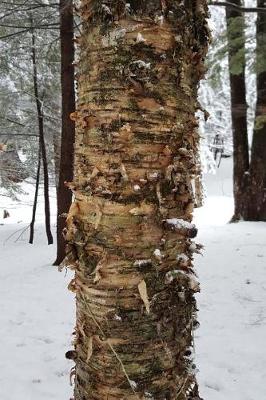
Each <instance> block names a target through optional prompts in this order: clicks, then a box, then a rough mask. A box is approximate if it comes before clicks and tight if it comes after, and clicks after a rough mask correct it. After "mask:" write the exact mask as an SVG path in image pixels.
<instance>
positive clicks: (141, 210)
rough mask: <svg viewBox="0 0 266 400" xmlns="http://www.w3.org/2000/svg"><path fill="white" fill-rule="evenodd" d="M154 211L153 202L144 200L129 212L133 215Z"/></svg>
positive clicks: (148, 213) (147, 213)
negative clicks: (148, 202)
mask: <svg viewBox="0 0 266 400" xmlns="http://www.w3.org/2000/svg"><path fill="white" fill-rule="evenodd" d="M153 211H154V206H153V205H152V204H147V203H144V202H142V203H141V205H140V207H135V208H132V209H131V210H130V211H129V212H130V214H132V215H150V214H152V213H153Z"/></svg>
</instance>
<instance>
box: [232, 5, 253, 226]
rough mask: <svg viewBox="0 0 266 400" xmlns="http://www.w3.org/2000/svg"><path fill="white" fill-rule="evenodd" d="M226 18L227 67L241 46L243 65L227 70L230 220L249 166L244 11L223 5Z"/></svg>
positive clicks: (238, 211)
mask: <svg viewBox="0 0 266 400" xmlns="http://www.w3.org/2000/svg"><path fill="white" fill-rule="evenodd" d="M232 3H233V4H236V5H237V6H242V1H241V0H232ZM235 18H237V21H238V30H237V32H236V33H235V32H234V31H233V30H232V24H233V23H234V21H235ZM226 22H227V40H228V58H229V67H231V65H232V62H233V59H234V57H235V55H236V53H238V54H241V50H243V53H242V60H238V62H241V63H242V65H243V70H242V72H241V73H240V74H238V75H236V74H232V73H231V72H230V90H231V118H232V132H233V147H234V153H233V162H234V166H233V187H234V201H235V209H234V216H233V218H232V220H233V221H236V220H239V219H241V218H243V215H244V212H245V211H244V210H245V206H246V205H245V203H246V190H247V172H248V170H249V149H248V130H247V102H246V84H245V51H244V49H245V31H244V17H243V13H242V12H241V11H238V10H237V9H234V8H229V7H226ZM236 35H237V38H236ZM236 39H237V40H236ZM230 70H231V68H230Z"/></svg>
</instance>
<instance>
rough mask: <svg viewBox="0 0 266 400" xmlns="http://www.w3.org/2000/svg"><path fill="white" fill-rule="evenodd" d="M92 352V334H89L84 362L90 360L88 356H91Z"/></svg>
mask: <svg viewBox="0 0 266 400" xmlns="http://www.w3.org/2000/svg"><path fill="white" fill-rule="evenodd" d="M92 353H93V336H91V337H90V338H89V343H88V351H87V358H86V363H88V362H89V360H90V358H91V356H92Z"/></svg>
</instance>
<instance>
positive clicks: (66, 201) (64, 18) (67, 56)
mask: <svg viewBox="0 0 266 400" xmlns="http://www.w3.org/2000/svg"><path fill="white" fill-rule="evenodd" d="M59 7H60V38H61V87H62V134H61V156H60V170H59V171H60V172H59V184H58V190H57V257H56V261H55V262H54V264H55V265H59V264H60V263H61V262H62V261H63V259H64V257H65V245H66V242H65V239H64V236H63V230H64V228H65V226H66V222H65V217H64V214H66V213H67V212H68V210H69V207H70V205H71V202H72V193H71V191H70V190H69V188H68V187H66V185H65V183H66V182H72V180H73V157H74V141H75V123H74V121H72V120H71V119H70V114H71V113H73V112H74V111H75V86H74V79H75V78H74V65H73V62H74V28H73V2H72V1H69V0H61V1H60V6H59Z"/></svg>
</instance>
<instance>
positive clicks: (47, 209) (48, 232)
mask: <svg viewBox="0 0 266 400" xmlns="http://www.w3.org/2000/svg"><path fill="white" fill-rule="evenodd" d="M31 23H32V21H31ZM32 25H33V23H32ZM31 38H32V47H31V50H32V52H31V56H32V68H33V85H34V95H35V99H36V109H37V116H38V126H39V140H40V149H41V156H42V164H43V182H44V208H45V228H46V235H47V240H48V244H52V243H53V236H52V232H51V223H50V202H49V173H48V164H47V155H46V146H45V140H44V126H43V110H42V102H41V100H40V97H39V89H38V70H37V64H36V43H35V42H36V39H35V33H34V29H32V35H31Z"/></svg>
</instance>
